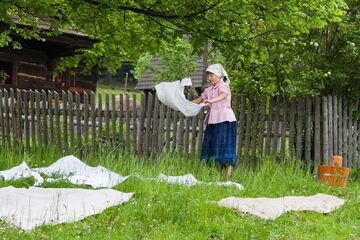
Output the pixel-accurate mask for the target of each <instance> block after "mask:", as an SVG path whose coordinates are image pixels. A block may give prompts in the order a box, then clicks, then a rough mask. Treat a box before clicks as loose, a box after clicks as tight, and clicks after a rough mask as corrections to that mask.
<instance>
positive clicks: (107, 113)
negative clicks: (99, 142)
mask: <svg viewBox="0 0 360 240" xmlns="http://www.w3.org/2000/svg"><path fill="white" fill-rule="evenodd" d="M104 123H105V139H106V144H109V143H110V96H109V94H108V93H106V94H105V114H104Z"/></svg>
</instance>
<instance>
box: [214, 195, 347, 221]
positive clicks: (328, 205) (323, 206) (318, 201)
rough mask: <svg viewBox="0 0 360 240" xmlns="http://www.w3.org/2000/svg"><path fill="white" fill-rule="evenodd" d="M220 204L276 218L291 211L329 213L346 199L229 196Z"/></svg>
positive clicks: (318, 196)
mask: <svg viewBox="0 0 360 240" xmlns="http://www.w3.org/2000/svg"><path fill="white" fill-rule="evenodd" d="M218 204H219V205H220V206H224V207H228V208H233V209H237V210H239V211H240V212H244V213H250V214H253V215H256V216H258V217H260V218H263V219H269V220H274V219H276V218H277V217H279V216H280V215H282V214H284V213H286V212H289V211H316V212H319V213H329V212H331V211H333V210H335V209H337V208H339V207H341V206H342V205H343V204H344V200H343V199H341V198H338V197H335V196H331V195H327V194H322V193H319V194H316V195H314V196H310V197H304V196H288V197H282V198H238V197H228V198H224V199H222V200H220V201H219V202H218Z"/></svg>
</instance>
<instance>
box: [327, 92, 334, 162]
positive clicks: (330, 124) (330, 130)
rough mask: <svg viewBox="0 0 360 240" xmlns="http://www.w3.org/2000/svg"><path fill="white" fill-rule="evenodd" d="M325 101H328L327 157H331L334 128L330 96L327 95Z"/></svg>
mask: <svg viewBox="0 0 360 240" xmlns="http://www.w3.org/2000/svg"><path fill="white" fill-rule="evenodd" d="M327 101H328V136H329V140H328V141H329V143H328V146H329V159H331V157H332V156H333V155H334V154H333V153H334V149H333V146H334V145H333V142H334V136H333V133H334V128H333V122H334V121H333V116H334V115H333V102H332V96H331V95H328V96H327Z"/></svg>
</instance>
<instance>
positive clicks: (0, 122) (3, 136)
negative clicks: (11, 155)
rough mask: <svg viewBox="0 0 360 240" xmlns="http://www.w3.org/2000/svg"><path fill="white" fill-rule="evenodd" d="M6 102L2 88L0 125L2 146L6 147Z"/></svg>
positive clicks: (0, 94)
mask: <svg viewBox="0 0 360 240" xmlns="http://www.w3.org/2000/svg"><path fill="white" fill-rule="evenodd" d="M5 104H6V102H5V101H4V92H3V90H2V89H0V126H1V143H2V146H3V147H5V142H6V133H5V120H4V118H5V114H4V105H5Z"/></svg>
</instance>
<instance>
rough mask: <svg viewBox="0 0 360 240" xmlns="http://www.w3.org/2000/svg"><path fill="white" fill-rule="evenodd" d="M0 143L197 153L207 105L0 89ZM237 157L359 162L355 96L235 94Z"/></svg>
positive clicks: (64, 148)
mask: <svg viewBox="0 0 360 240" xmlns="http://www.w3.org/2000/svg"><path fill="white" fill-rule="evenodd" d="M0 100H1V101H0V138H1V139H0V145H2V146H7V147H10V148H16V149H21V150H27V149H32V148H38V147H40V148H43V147H46V146H48V145H55V146H57V147H58V148H59V150H62V151H64V152H71V151H73V150H74V149H77V150H78V151H79V152H80V153H82V152H84V151H89V152H94V153H96V152H97V151H99V149H100V148H101V146H103V145H110V146H114V147H116V148H119V149H122V150H124V151H127V152H131V153H133V154H137V155H140V154H141V155H145V156H156V155H157V154H159V153H161V152H163V151H166V152H171V151H174V150H176V151H179V152H181V153H184V154H185V155H186V156H188V157H196V156H198V154H199V152H200V149H201V142H202V138H203V134H204V130H205V125H204V123H203V119H204V116H205V114H206V111H207V109H204V111H202V112H201V113H200V114H199V115H197V116H196V117H192V118H186V117H185V116H184V115H183V114H181V113H179V112H176V111H173V110H171V109H170V108H167V107H166V106H164V105H163V104H161V103H160V102H159V101H158V99H157V97H156V96H153V95H151V94H149V95H147V96H145V95H141V97H140V98H139V97H137V96H136V95H135V94H133V95H129V94H118V95H108V94H106V95H101V94H98V95H97V96H96V95H95V94H94V93H85V94H84V95H82V96H80V95H79V94H78V93H71V92H65V91H62V92H55V91H48V92H45V91H42V92H38V91H26V90H12V89H11V90H10V91H6V90H0ZM233 108H234V110H235V114H236V117H237V119H238V121H237V125H238V128H237V144H238V146H237V155H238V159H239V161H243V162H248V163H254V164H255V163H256V162H257V161H258V159H259V157H260V156H264V155H273V156H275V157H277V158H279V159H284V158H285V157H290V158H296V159H298V160H299V161H302V162H303V163H304V164H305V165H307V166H314V165H315V166H316V165H318V164H320V163H329V160H330V159H331V156H332V155H335V154H339V155H342V156H343V157H344V164H345V165H346V166H349V167H353V168H358V167H359V165H360V161H359V154H358V153H359V147H358V143H359V142H360V134H359V132H360V126H359V123H360V121H359V120H358V118H357V117H356V116H357V114H356V113H357V111H360V110H359V104H358V103H348V102H347V101H346V99H344V98H341V97H336V96H322V97H315V98H297V99H292V100H287V99H285V98H282V97H280V96H277V97H271V98H270V97H253V98H249V97H246V96H234V97H233Z"/></svg>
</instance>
